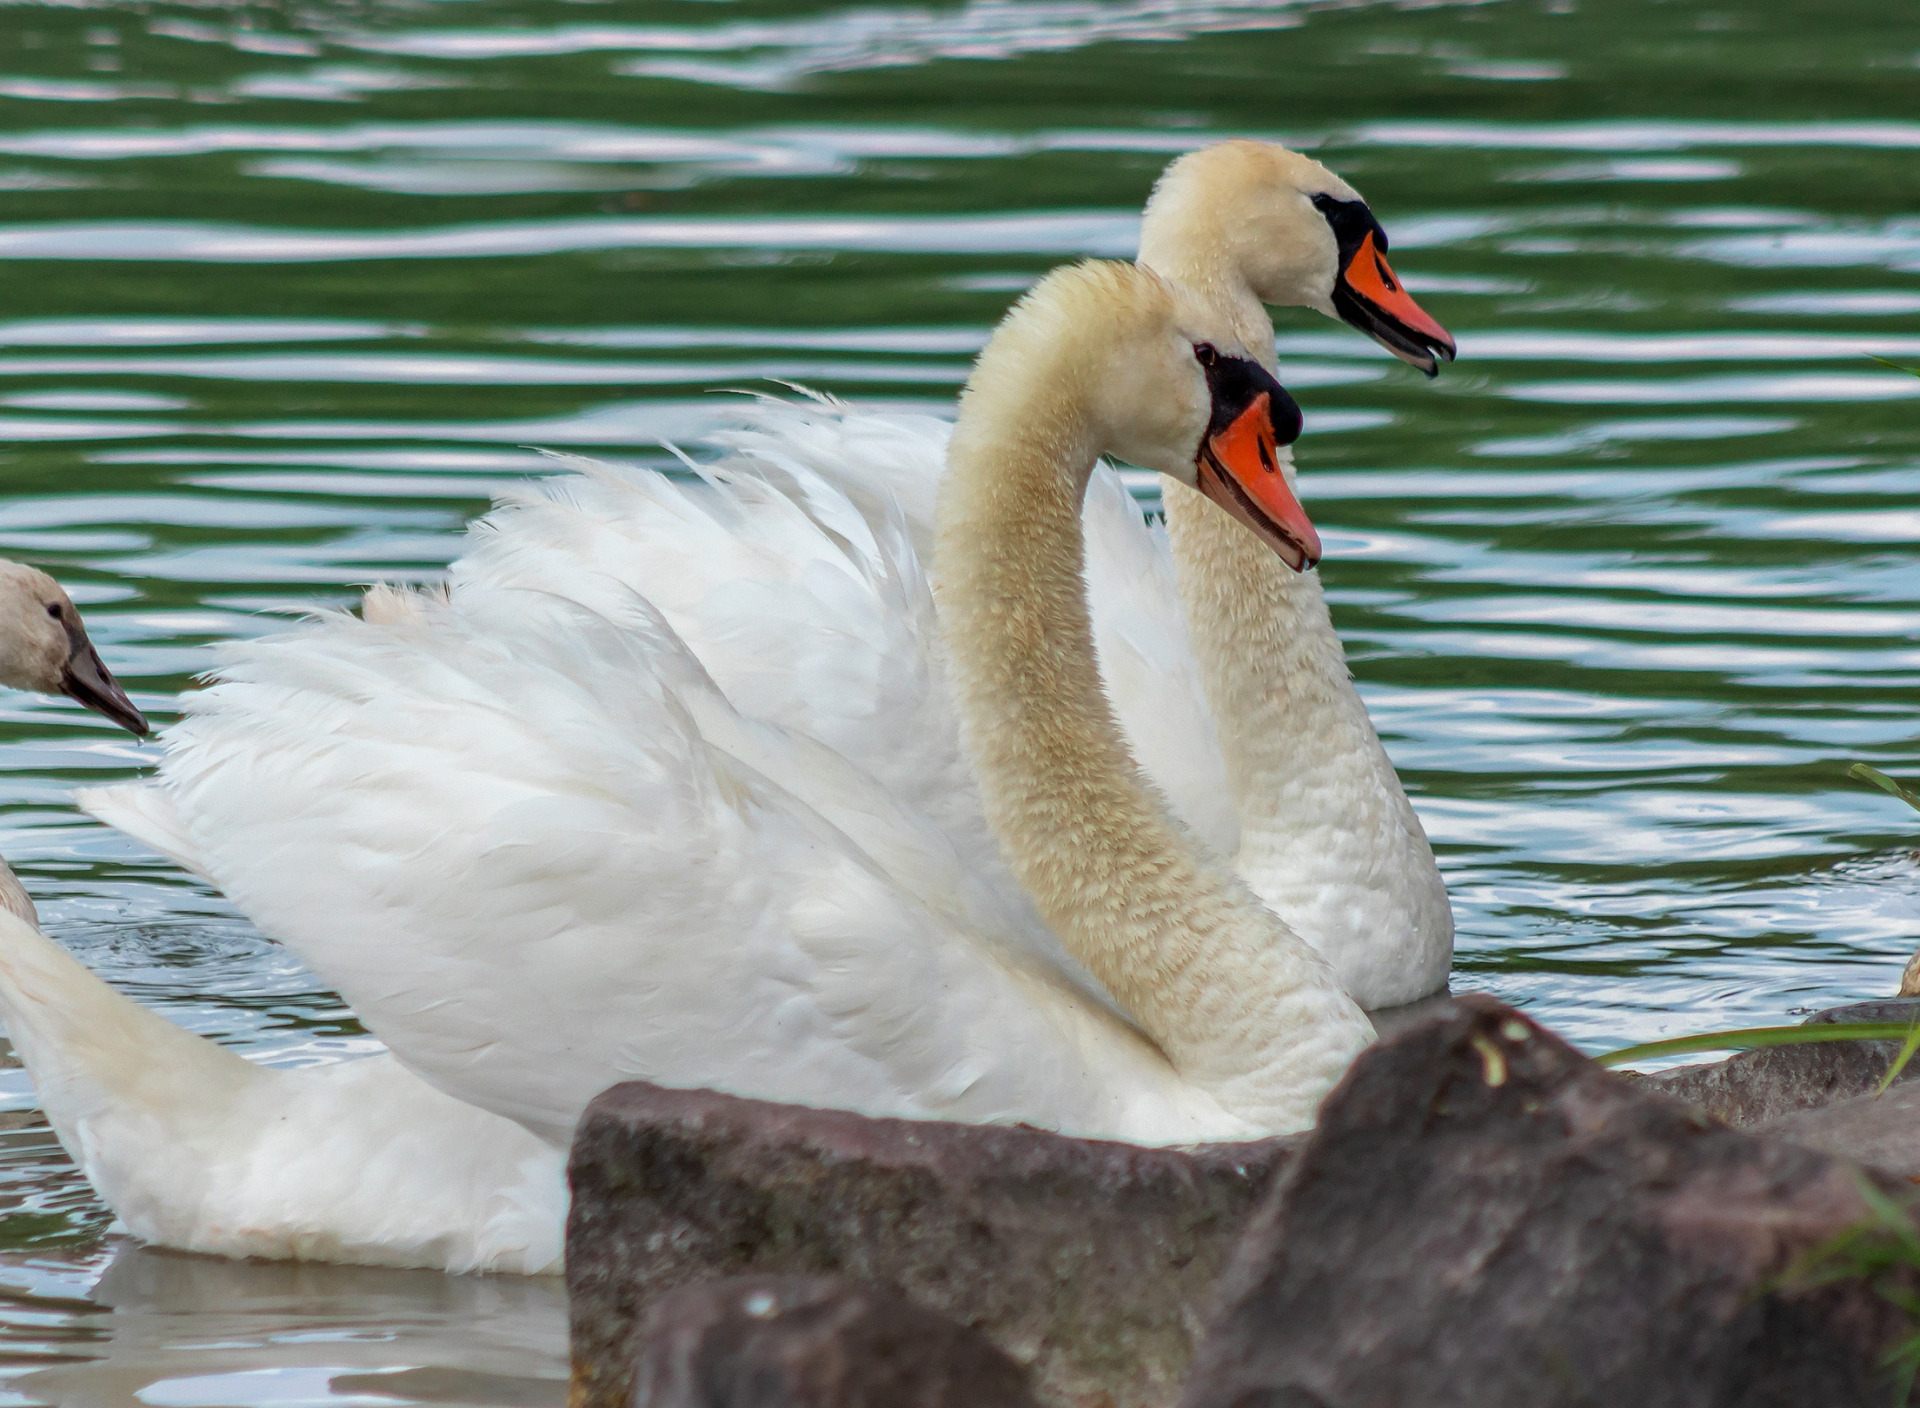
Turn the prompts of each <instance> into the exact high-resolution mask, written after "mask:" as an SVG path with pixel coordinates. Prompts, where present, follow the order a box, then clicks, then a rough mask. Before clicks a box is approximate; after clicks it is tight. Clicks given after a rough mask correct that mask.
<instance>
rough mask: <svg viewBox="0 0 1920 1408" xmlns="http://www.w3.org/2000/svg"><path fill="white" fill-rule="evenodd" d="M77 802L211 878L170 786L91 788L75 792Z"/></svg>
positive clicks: (195, 872)
mask: <svg viewBox="0 0 1920 1408" xmlns="http://www.w3.org/2000/svg"><path fill="white" fill-rule="evenodd" d="M74 802H75V804H76V805H78V806H79V808H80V810H81V811H83V812H85V813H86V814H87V815H88V816H91V817H93V818H94V819H95V820H97V821H103V822H105V823H106V824H107V825H108V826H111V827H113V828H114V830H116V831H120V832H123V833H125V834H126V835H128V836H131V837H132V838H133V839H134V840H136V841H138V842H139V843H140V844H141V845H143V846H145V847H146V848H147V849H148V850H152V851H158V852H159V853H160V854H161V855H163V856H165V857H166V858H167V859H168V860H170V861H172V862H173V863H174V864H175V865H177V866H179V867H180V868H181V869H182V870H185V871H187V872H188V873H189V874H192V875H197V876H199V877H200V878H201V879H202V880H208V881H211V878H212V877H210V876H209V875H208V874H207V870H206V867H205V866H204V865H202V864H201V863H200V860H199V858H198V856H197V855H196V854H195V852H194V846H193V842H192V841H191V840H190V839H189V838H188V836H187V822H186V818H185V817H183V816H181V814H180V809H179V808H178V807H177V806H176V805H175V804H174V799H173V795H172V793H170V792H169V791H168V790H167V789H166V787H164V786H162V785H158V784H155V783H151V782H129V783H123V784H121V785H120V786H117V787H88V788H83V789H82V790H81V791H79V792H77V793H75V794H74Z"/></svg>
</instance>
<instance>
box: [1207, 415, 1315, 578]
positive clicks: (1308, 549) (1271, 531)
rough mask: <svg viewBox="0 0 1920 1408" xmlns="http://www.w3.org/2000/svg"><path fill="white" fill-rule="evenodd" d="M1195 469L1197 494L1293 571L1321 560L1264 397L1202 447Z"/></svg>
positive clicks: (1310, 525) (1312, 529) (1210, 436)
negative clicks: (1285, 467) (1236, 521)
mask: <svg viewBox="0 0 1920 1408" xmlns="http://www.w3.org/2000/svg"><path fill="white" fill-rule="evenodd" d="M1197 467H1198V469H1199V478H1198V481H1197V483H1198V487H1199V489H1200V492H1201V493H1203V494H1205V495H1206V496H1207V497H1208V498H1210V499H1212V500H1213V501H1214V502H1215V503H1217V504H1219V505H1220V507H1222V508H1224V509H1225V510H1226V511H1227V512H1228V513H1230V514H1232V515H1233V516H1234V517H1235V518H1237V519H1239V520H1240V521H1241V522H1242V523H1244V524H1246V526H1247V527H1249V528H1251V529H1252V530H1253V531H1254V533H1256V534H1257V535H1258V536H1259V537H1260V538H1261V539H1262V540H1263V541H1264V542H1265V543H1266V544H1267V545H1268V546H1269V547H1271V548H1272V549H1273V550H1274V551H1275V552H1277V553H1279V554H1280V556H1281V558H1282V559H1283V560H1284V561H1285V562H1286V564H1287V565H1288V566H1289V567H1291V568H1293V570H1294V571H1296V572H1304V571H1306V570H1307V569H1308V568H1309V567H1311V566H1313V564H1314V563H1316V562H1318V561H1319V560H1320V534H1319V533H1318V532H1316V531H1315V530H1314V526H1313V523H1312V521H1311V520H1309V519H1308V517H1307V511H1306V510H1305V509H1303V508H1301V507H1300V500H1299V499H1297V498H1295V497H1294V494H1293V490H1292V488H1290V487H1289V486H1288V484H1287V476H1286V475H1285V474H1283V473H1282V472H1281V469H1280V452H1279V444H1278V437H1277V435H1276V434H1275V432H1274V426H1273V399H1272V397H1271V396H1270V395H1269V394H1268V393H1267V392H1264V391H1262V392H1261V393H1260V394H1259V395H1258V396H1256V397H1254V398H1253V400H1252V401H1251V402H1249V403H1248V405H1247V408H1246V409H1245V410H1243V411H1242V412H1240V414H1239V415H1238V416H1237V417H1235V418H1234V420H1232V421H1231V422H1229V423H1228V424H1227V425H1226V426H1225V427H1224V428H1223V429H1221V430H1219V431H1217V432H1215V433H1213V434H1210V435H1208V436H1207V438H1206V439H1205V440H1204V441H1202V442H1201V446H1200V459H1199V462H1198V466H1197Z"/></svg>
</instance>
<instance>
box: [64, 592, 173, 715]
mask: <svg viewBox="0 0 1920 1408" xmlns="http://www.w3.org/2000/svg"><path fill="white" fill-rule="evenodd" d="M66 626H67V646H68V651H67V663H66V668H64V669H63V670H61V671H60V692H61V693H62V694H65V695H66V696H68V697H69V698H71V699H77V700H79V701H80V702H81V703H82V704H84V705H86V706H87V707H88V708H89V709H91V710H93V712H94V713H96V714H104V715H106V716H107V717H108V718H110V719H112V720H113V721H114V722H115V723H117V724H119V725H120V727H121V728H123V729H125V730H126V731H127V732H128V733H131V734H132V735H133V736H134V737H135V738H145V737H146V736H147V735H148V734H150V733H152V732H153V728H152V726H151V725H150V724H148V723H147V716H146V715H145V714H143V713H141V712H140V711H139V710H138V709H136V708H135V707H134V704H133V701H132V700H131V699H129V698H127V692H126V691H125V690H124V689H122V688H120V681H118V680H116V679H115V678H114V677H113V674H112V672H111V671H109V670H108V669H107V665H106V662H105V661H104V660H102V659H101V658H100V652H99V651H97V650H95V649H94V648H93V642H92V641H90V640H88V639H87V628H86V627H85V626H83V625H81V624H80V618H79V616H78V615H77V614H76V613H74V612H73V611H72V609H71V608H69V609H68V619H67V622H66Z"/></svg>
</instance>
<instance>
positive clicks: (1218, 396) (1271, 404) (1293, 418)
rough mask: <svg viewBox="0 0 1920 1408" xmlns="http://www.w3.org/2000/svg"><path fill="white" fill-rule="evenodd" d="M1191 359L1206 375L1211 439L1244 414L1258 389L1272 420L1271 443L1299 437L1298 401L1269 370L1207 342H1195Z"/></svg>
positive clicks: (1208, 429) (1208, 431)
mask: <svg viewBox="0 0 1920 1408" xmlns="http://www.w3.org/2000/svg"><path fill="white" fill-rule="evenodd" d="M1193 358H1194V360H1195V361H1196V362H1198V363H1199V364H1200V366H1201V368H1202V370H1204V371H1205V372H1206V374H1207V392H1208V394H1209V395H1210V396H1211V397H1212V398H1213V417H1212V419H1211V420H1210V421H1208V423H1207V438H1208V439H1211V438H1212V437H1213V436H1215V435H1218V434H1219V433H1220V432H1221V431H1223V430H1225V429H1226V428H1227V427H1228V426H1230V425H1232V424H1233V423H1234V422H1235V421H1237V420H1239V419H1240V417H1241V416H1243V415H1244V414H1246V410H1247V407H1249V406H1251V405H1252V404H1253V403H1254V401H1255V400H1257V399H1258V398H1259V396H1260V394H1261V393H1262V392H1265V393H1266V396H1267V407H1268V414H1269V415H1270V416H1271V417H1272V419H1273V438H1274V442H1275V444H1278V445H1291V444H1292V443H1293V442H1294V441H1296V440H1298V439H1299V438H1300V426H1301V419H1300V403H1299V402H1298V401H1295V400H1294V399H1293V397H1292V396H1291V395H1289V394H1288V392H1287V388H1286V387H1284V386H1282V385H1281V384H1280V383H1279V382H1277V381H1275V380H1274V379H1273V373H1272V372H1270V371H1268V370H1267V369H1266V368H1265V367H1263V366H1261V365H1260V364H1259V363H1258V362H1256V361H1254V360H1253V358H1251V357H1232V356H1228V355H1226V354H1224V353H1222V352H1221V351H1220V350H1219V349H1218V348H1216V347H1215V346H1214V345H1213V344H1212V343H1210V342H1202V343H1199V344H1197V345H1196V346H1195V347H1194V349H1193Z"/></svg>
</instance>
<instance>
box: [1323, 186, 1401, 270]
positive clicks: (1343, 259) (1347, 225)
mask: <svg viewBox="0 0 1920 1408" xmlns="http://www.w3.org/2000/svg"><path fill="white" fill-rule="evenodd" d="M1309 199H1310V200H1312V201H1313V208H1314V209H1315V210H1317V211H1319V212H1320V213H1321V214H1322V215H1324V216H1326V217H1327V223H1328V224H1329V225H1331V226H1332V227H1333V237H1334V239H1335V240H1337V241H1338V242H1339V245H1340V267H1341V268H1342V269H1345V268H1346V267H1347V265H1349V264H1350V263H1352V262H1353V256H1354V255H1355V254H1357V253H1359V251H1360V246H1361V245H1362V244H1364V243H1365V242H1366V238H1367V236H1368V235H1372V236H1373V247H1374V248H1375V249H1377V250H1379V251H1380V252H1381V253H1382V254H1385V253H1386V252H1387V232H1386V231H1385V230H1383V229H1381V228H1380V222H1379V221H1378V220H1376V219H1374V218H1373V211H1372V210H1370V209H1369V208H1368V207H1367V203H1366V202H1365V201H1363V200H1341V199H1339V198H1338V197H1336V196H1330V195H1328V194H1327V193H1326V192H1325V191H1321V192H1320V193H1319V194H1317V195H1314V196H1311V197H1309Z"/></svg>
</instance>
